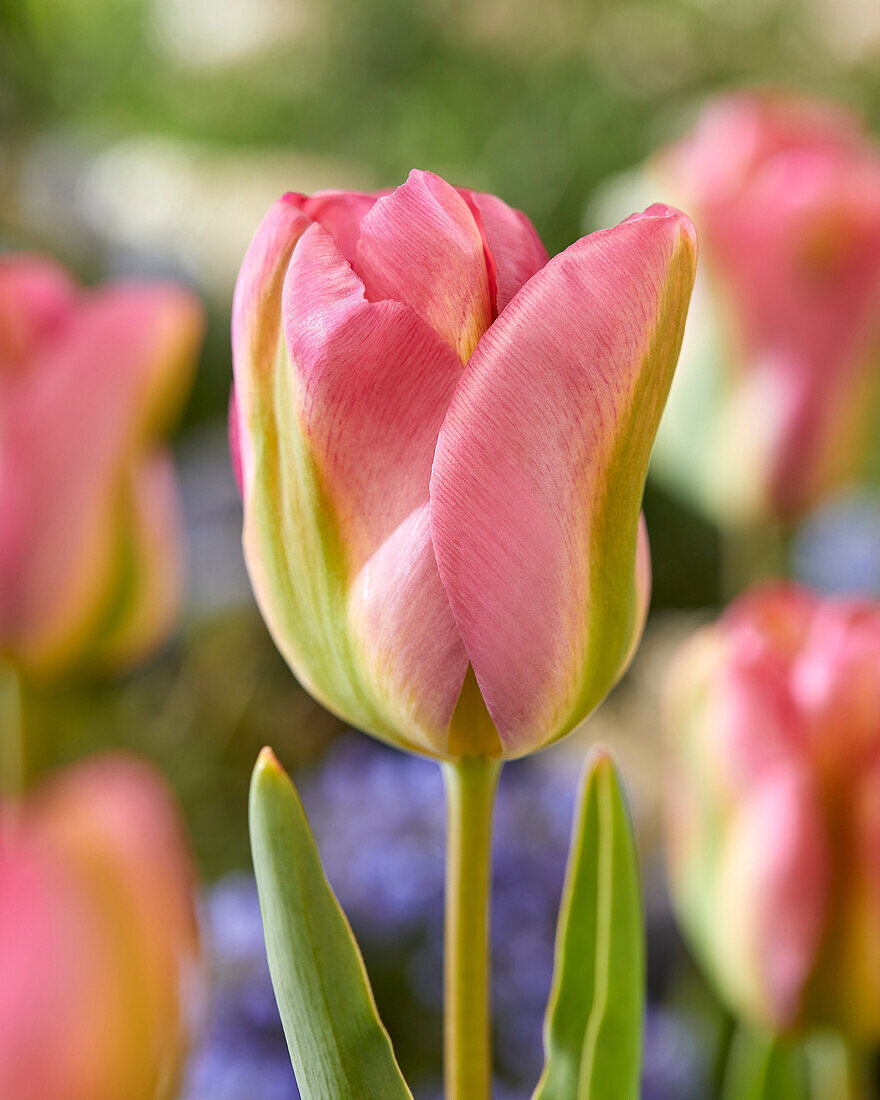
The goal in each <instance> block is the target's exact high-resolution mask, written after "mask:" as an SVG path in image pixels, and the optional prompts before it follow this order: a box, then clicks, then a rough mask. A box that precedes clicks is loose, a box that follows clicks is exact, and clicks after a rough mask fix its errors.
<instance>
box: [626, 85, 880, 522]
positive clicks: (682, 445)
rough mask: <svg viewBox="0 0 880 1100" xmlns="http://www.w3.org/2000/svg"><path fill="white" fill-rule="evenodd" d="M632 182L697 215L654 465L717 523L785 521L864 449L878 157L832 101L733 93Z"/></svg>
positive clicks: (868, 423)
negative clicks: (694, 276) (695, 258)
mask: <svg viewBox="0 0 880 1100" xmlns="http://www.w3.org/2000/svg"><path fill="white" fill-rule="evenodd" d="M641 186H642V187H643V188H644V189H645V190H646V191H647V190H648V189H650V191H651V193H660V194H665V195H669V196H671V197H672V199H673V201H676V202H680V203H681V204H682V205H683V206H684V207H685V208H686V209H687V210H688V211H690V212H691V214H692V215H693V218H694V221H695V223H696V225H697V228H698V231H699V234H700V241H701V245H702V249H703V260H704V263H703V265H702V272H703V275H702V276H701V278H700V279H699V280H698V284H697V289H696V291H695V294H694V304H693V308H692V310H691V321H690V323H689V325H688V333H687V337H686V339H685V342H684V346H683V349H682V355H681V365H680V367H679V370H678V373H677V377H676V381H675V385H674V386H673V388H672V392H671V394H670V398H669V406H668V409H667V413H666V415H665V416H664V420H663V424H662V426H661V429H660V432H659V434H658V437H657V448H656V452H655V459H654V465H653V467H652V469H653V470H654V472H655V473H656V474H657V475H658V476H659V477H660V478H661V479H662V480H663V481H664V482H665V483H666V484H668V485H669V486H670V487H671V488H672V489H674V490H677V491H679V492H681V493H683V494H684V495H685V496H686V497H689V498H690V500H691V501H692V502H693V503H695V504H696V505H697V506H698V507H699V508H701V510H703V511H704V512H705V513H706V514H707V515H708V516H709V517H710V518H712V519H714V520H715V521H717V522H720V523H721V524H722V525H727V526H742V525H753V524H756V523H762V522H766V521H768V520H773V521H779V522H790V521H792V520H796V519H798V518H799V517H800V516H802V515H803V514H804V513H805V512H807V511H808V510H809V509H811V508H812V507H813V506H814V505H816V504H817V503H818V502H820V501H821V500H822V499H823V497H825V496H826V495H827V494H828V492H829V491H830V490H832V489H834V488H836V487H838V486H840V485H842V484H845V483H847V482H850V481H852V480H853V479H856V478H857V477H858V476H859V475H860V474H862V473H864V471H865V467H866V465H867V463H868V459H869V457H870V453H871V447H872V445H873V443H874V432H873V429H874V426H875V424H876V417H877V413H878V408H880V152H878V149H877V147H876V146H875V145H873V144H872V143H871V141H870V139H869V138H868V136H867V135H866V134H865V133H864V131H863V130H862V129H861V128H860V126H859V125H858V123H857V121H856V120H855V119H853V118H851V117H850V116H849V115H848V114H847V113H846V112H845V111H843V110H842V109H840V108H838V107H836V106H833V105H830V104H824V103H821V102H818V101H813V100H809V99H799V98H795V97H793V96H785V95H782V94H770V93H766V94H754V93H741V94H736V95H732V96H728V97H725V98H722V99H720V100H717V101H715V102H713V103H711V104H709V106H707V107H706V108H705V109H704V111H703V113H702V114H701V116H700V118H699V120H698V122H697V124H696V126H695V127H694V129H693V130H692V131H691V133H690V134H689V135H688V136H687V137H685V138H684V139H683V140H682V141H680V142H679V143H678V144H676V145H673V146H672V147H671V148H669V149H667V150H665V151H664V152H663V153H661V154H660V156H659V157H658V158H657V159H656V161H655V162H654V163H653V164H652V165H651V166H650V168H649V172H648V179H647V180H644V181H642V184H641ZM621 201H623V198H622V197H621ZM627 201H629V198H627Z"/></svg>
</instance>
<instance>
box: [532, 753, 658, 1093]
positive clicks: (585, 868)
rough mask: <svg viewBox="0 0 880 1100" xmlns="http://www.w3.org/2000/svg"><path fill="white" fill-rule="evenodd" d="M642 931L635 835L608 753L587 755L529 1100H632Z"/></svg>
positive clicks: (637, 1067) (640, 1010) (639, 1036)
mask: <svg viewBox="0 0 880 1100" xmlns="http://www.w3.org/2000/svg"><path fill="white" fill-rule="evenodd" d="M644 997H645V933H644V923H643V918H642V902H641V890H640V886H639V871H638V860H637V856H636V846H635V838H634V837H633V832H632V826H631V824H630V820H629V816H628V813H627V809H626V804H625V802H624V797H623V792H622V790H621V786H620V781H619V779H618V777H617V774H616V772H615V770H614V765H613V764H612V762H611V759H610V757H609V756H608V755H607V754H606V753H604V752H602V751H599V752H596V753H595V754H594V755H593V756H592V757H591V759H590V760H589V761H588V763H587V766H586V769H585V771H584V777H583V779H582V784H581V795H580V801H579V805H578V810H577V813H576V815H575V822H574V827H573V830H572V840H571V849H570V851H569V856H568V870H567V872H566V880H565V887H564V889H563V894H562V905H561V908H560V913H559V925H558V929H557V934H556V968H555V973H554V976H553V987H552V990H551V993H550V1001H549V1004H548V1006H547V1016H546V1019H545V1023H544V1050H545V1064H544V1072H543V1074H542V1076H541V1080H540V1081H539V1082H538V1086H537V1088H536V1089H535V1092H534V1094H533V1098H532V1100H637V1098H638V1095H639V1082H640V1077H641V1047H642V1023H643V1012H644Z"/></svg>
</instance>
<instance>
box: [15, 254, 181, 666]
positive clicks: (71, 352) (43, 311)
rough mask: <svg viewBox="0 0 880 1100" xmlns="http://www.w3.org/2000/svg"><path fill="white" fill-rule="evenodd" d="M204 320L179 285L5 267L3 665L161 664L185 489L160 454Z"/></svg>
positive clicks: (46, 264) (20, 261)
mask: <svg viewBox="0 0 880 1100" xmlns="http://www.w3.org/2000/svg"><path fill="white" fill-rule="evenodd" d="M202 325H203V321H202V313H201V308H200V306H199V304H198V302H197V301H196V300H195V298H194V297H193V296H192V295H191V294H190V293H188V292H187V291H185V290H183V289H182V288H180V287H177V286H172V285H167V284H117V285H109V286H105V287H101V288H99V289H97V290H94V291H90V292H86V291H83V290H81V289H79V288H77V287H76V286H75V285H74V284H73V283H72V282H71V280H70V278H69V277H68V276H67V274H66V273H65V272H64V271H63V270H62V269H61V268H60V267H58V266H56V265H55V264H54V263H52V262H51V261H49V260H45V259H41V258H38V257H34V256H27V255H6V256H0V659H6V660H8V661H11V662H12V663H13V664H14V665H16V666H18V667H19V668H20V669H21V670H23V671H25V672H28V673H35V674H54V673H59V672H63V671H66V670H68V669H69V668H70V667H72V666H78V665H82V664H90V665H93V666H95V665H97V666H104V667H106V666H116V665H124V664H127V663H129V662H132V661H134V660H136V659H138V658H140V657H142V656H143V655H145V654H146V653H148V652H149V651H150V650H151V649H152V648H153V647H154V646H155V645H156V644H157V643H158V642H160V641H161V640H162V639H163V638H164V636H165V635H166V634H167V632H168V630H169V629H170V627H171V625H172V623H173V621H174V617H175V615H176V612H177V606H178V597H179V584H180V575H179V574H180V561H179V546H178V537H179V532H178V506H177V489H176V483H175V477H174V471H173V468H172V464H171V458H170V454H169V452H168V451H167V450H166V448H165V447H164V446H163V445H161V444H160V443H159V442H158V441H159V439H160V437H161V434H162V432H164V431H165V429H166V428H167V427H168V425H169V423H170V421H171V420H172V419H173V417H174V416H175V415H176V414H177V412H178V410H179V408H180V406H181V404H182V402H183V400H184V398H185V396H186V394H187V392H188V389H189V385H190V381H191V377H192V371H193V367H194V364H195V358H196V354H197V351H198V347H199V343H200V340H201V332H202Z"/></svg>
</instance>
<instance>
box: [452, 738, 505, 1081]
mask: <svg viewBox="0 0 880 1100" xmlns="http://www.w3.org/2000/svg"><path fill="white" fill-rule="evenodd" d="M500 772H501V763H500V762H499V761H495V760H487V759H482V758H473V759H466V760H462V761H460V762H458V763H454V764H452V763H448V764H444V765H443V776H444V780H445V783H446V815H447V816H446V835H447V861H446V974H445V1001H446V1005H445V1025H444V1069H445V1077H446V1100H489V1097H490V1096H491V1089H492V1084H491V1082H492V1044H491V1038H490V1022H489V881H490V855H491V844H492V810H493V806H494V802H495V789H496V787H497V784H498V776H499V774H500Z"/></svg>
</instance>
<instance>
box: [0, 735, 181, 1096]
mask: <svg viewBox="0 0 880 1100" xmlns="http://www.w3.org/2000/svg"><path fill="white" fill-rule="evenodd" d="M0 974H2V980H0V1096H3V1097H10V1100H11V1098H12V1097H15V1100H122V1098H123V1097H124V1098H125V1100H172V1098H173V1097H174V1096H176V1095H177V1092H176V1088H177V1086H178V1084H179V1075H180V1070H181V1066H182V1060H183V1055H184V1051H185V1047H186V1040H187V1031H188V1025H189V1019H188V1013H189V1012H190V1010H191V1009H192V1008H194V1007H195V999H196V997H197V996H198V994H199V987H200V979H199V970H198V935H197V930H196V923H195V915H194V905H193V878H192V871H191V867H190V862H189V856H188V852H187V847H186V842H185V838H184V835H183V830H182V826H181V822H180V820H179V819H178V816H177V811H176V809H175V807H174V805H173V802H172V800H171V797H170V795H169V793H168V792H167V791H166V789H165V787H164V785H163V783H162V781H161V779H160V778H159V777H158V776H157V775H156V774H155V773H154V772H153V771H152V770H151V769H150V768H148V767H147V766H146V765H144V764H142V763H140V762H139V761H137V760H135V759H133V758H128V757H125V756H122V755H111V756H105V757H102V758H96V759H94V760H91V761H89V762H87V763H84V764H79V765H77V766H75V767H72V768H70V769H68V770H67V771H65V772H63V773H61V774H60V775H59V776H58V777H57V778H54V779H52V780H50V781H49V782H48V783H47V785H46V786H45V787H44V788H43V789H41V790H39V791H38V792H37V793H36V794H35V795H33V796H32V797H31V798H30V799H29V800H28V801H27V802H26V803H24V804H23V805H16V806H6V807H3V806H0Z"/></svg>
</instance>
